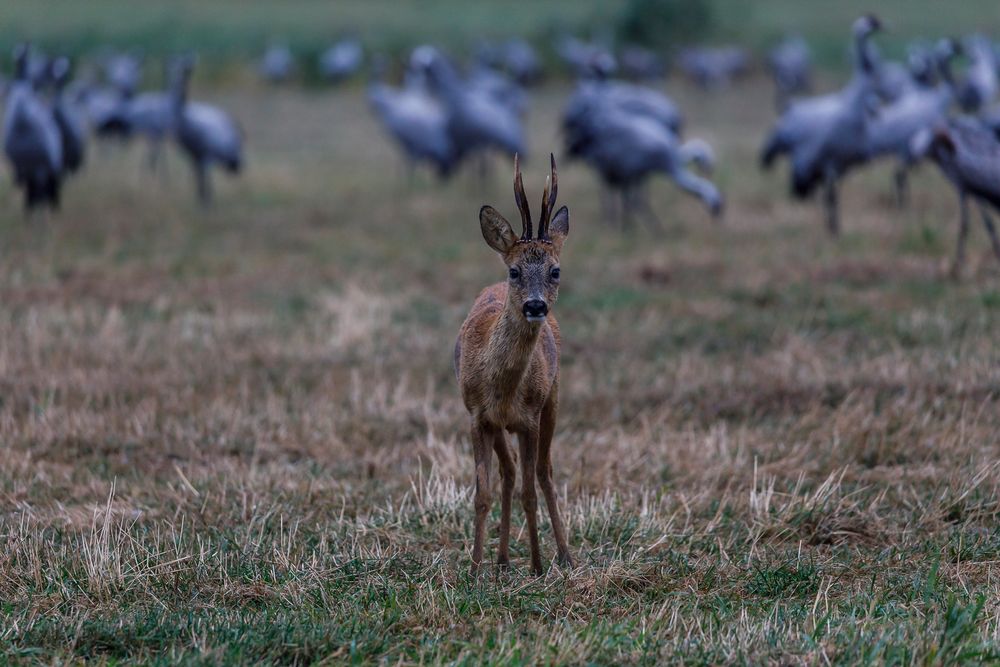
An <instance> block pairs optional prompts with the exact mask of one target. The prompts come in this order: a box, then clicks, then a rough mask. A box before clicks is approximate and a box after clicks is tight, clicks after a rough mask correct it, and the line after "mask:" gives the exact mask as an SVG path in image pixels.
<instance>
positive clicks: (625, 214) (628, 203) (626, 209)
mask: <svg viewBox="0 0 1000 667" xmlns="http://www.w3.org/2000/svg"><path fill="white" fill-rule="evenodd" d="M621 226H622V231H623V232H624V231H625V230H627V229H631V228H632V187H631V186H628V185H626V186H623V187H622V225H621Z"/></svg>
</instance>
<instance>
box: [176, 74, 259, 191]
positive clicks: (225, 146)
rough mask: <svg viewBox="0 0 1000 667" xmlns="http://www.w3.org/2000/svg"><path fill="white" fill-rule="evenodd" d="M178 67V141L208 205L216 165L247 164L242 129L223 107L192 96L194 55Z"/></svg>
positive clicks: (238, 166)
mask: <svg viewBox="0 0 1000 667" xmlns="http://www.w3.org/2000/svg"><path fill="white" fill-rule="evenodd" d="M176 67H177V73H176V75H175V77H174V81H173V85H172V99H171V102H172V104H173V114H174V118H173V124H174V127H175V128H176V130H175V131H176V139H177V144H178V146H179V147H180V149H181V151H182V152H183V153H184V154H185V155H186V156H187V157H188V159H189V160H190V162H191V166H192V168H193V169H194V174H195V180H196V184H197V188H198V199H199V201H200V202H201V203H202V205H206V206H207V205H208V204H210V203H211V201H212V184H211V181H210V179H209V169H210V168H211V167H212V165H219V166H220V167H222V168H223V169H225V170H226V171H228V172H230V173H233V174H236V173H239V172H240V170H241V169H242V167H243V137H242V132H241V131H240V129H239V127H238V126H237V125H236V123H235V122H234V121H233V119H232V118H231V117H230V116H229V114H227V113H226V112H225V111H223V110H222V109H220V108H218V107H216V106H213V105H210V104H205V103H202V102H194V101H191V100H189V99H188V83H189V81H190V78H191V72H192V71H193V69H194V61H193V59H191V58H182V59H179V61H178V62H177V64H176Z"/></svg>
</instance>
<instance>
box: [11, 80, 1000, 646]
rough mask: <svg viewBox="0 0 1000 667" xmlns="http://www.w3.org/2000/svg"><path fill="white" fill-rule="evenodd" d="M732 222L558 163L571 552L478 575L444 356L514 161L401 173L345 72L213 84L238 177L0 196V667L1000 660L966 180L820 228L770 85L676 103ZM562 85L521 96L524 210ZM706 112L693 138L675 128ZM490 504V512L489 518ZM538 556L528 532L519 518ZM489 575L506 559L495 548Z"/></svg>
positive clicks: (994, 504)
mask: <svg viewBox="0 0 1000 667" xmlns="http://www.w3.org/2000/svg"><path fill="white" fill-rule="evenodd" d="M671 90H672V91H674V92H676V93H677V94H678V97H679V99H680V100H681V102H682V106H683V108H685V109H686V110H687V111H688V112H689V116H691V126H692V128H691V131H690V134H691V135H700V136H704V137H705V138H707V139H709V140H710V141H711V142H713V144H714V145H715V147H716V150H717V152H718V154H719V159H720V163H721V164H720V168H719V170H718V174H717V176H718V182H719V183H720V185H721V187H722V188H723V190H724V192H725V193H726V195H727V197H728V211H727V216H726V218H725V221H724V224H722V225H714V224H712V223H711V222H710V221H709V220H708V218H707V216H706V215H705V214H704V212H703V211H702V210H701V208H700V207H699V206H698V204H697V203H696V202H693V201H691V200H689V199H687V198H685V197H683V196H682V195H680V194H679V193H678V192H676V191H675V190H674V189H673V187H672V186H671V185H669V184H667V183H666V182H664V181H658V182H656V183H654V185H653V188H652V194H653V198H654V204H655V206H656V208H657V209H658V211H659V212H660V214H661V217H662V218H664V221H665V224H666V229H665V231H664V232H663V233H662V234H661V235H658V236H657V235H653V234H651V233H650V232H649V231H647V230H645V229H641V228H640V229H639V230H637V231H636V232H635V233H633V234H630V235H622V234H621V233H619V232H618V231H616V230H615V229H613V228H612V227H610V226H609V225H608V224H605V223H604V222H602V221H601V220H600V216H599V211H600V207H599V201H598V197H597V188H596V187H595V181H594V179H593V177H592V175H591V174H590V173H589V172H588V171H587V170H586V169H585V168H584V167H583V166H582V165H578V164H577V165H574V164H571V163H566V162H561V163H560V200H561V202H562V203H565V204H567V205H568V206H569V207H570V210H571V212H572V228H571V229H572V231H571V234H570V239H569V241H568V242H567V245H566V248H565V250H564V256H563V262H562V267H563V279H562V284H563V287H562V295H561V298H560V301H559V303H558V305H557V306H556V309H555V312H556V315H557V316H558V318H559V321H560V324H561V326H562V330H563V337H564V350H563V361H562V364H563V370H562V372H563V380H562V412H561V416H560V421H559V426H558V430H557V433H556V442H555V451H556V454H555V473H556V481H557V484H558V486H559V488H560V493H561V497H562V499H563V500H562V501H563V507H564V512H565V514H566V516H567V522H568V530H569V534H570V542H571V547H572V550H573V552H574V555H575V557H576V559H577V563H578V567H577V568H576V569H575V570H573V571H563V570H560V569H559V568H557V567H555V566H551V568H550V569H549V570H548V572H547V574H546V575H545V576H544V577H542V578H535V577H533V576H531V575H530V574H529V573H528V564H527V557H526V545H525V541H526V540H525V539H524V538H525V536H524V535H523V534H522V533H521V530H522V526H523V517H522V515H521V513H520V507H519V506H518V504H517V503H515V511H514V537H515V544H514V545H512V546H513V552H512V557H513V565H514V567H513V569H512V570H511V571H510V572H496V571H495V569H494V568H492V567H490V568H488V569H487V572H486V574H485V576H483V577H481V578H480V579H479V580H473V579H470V577H469V575H468V569H469V563H470V559H469V548H470V543H471V531H472V519H473V508H472V500H471V498H472V495H471V490H472V458H471V451H470V444H469V437H468V423H467V416H466V413H465V411H464V408H463V406H462V404H461V400H460V398H459V396H458V392H457V388H456V386H455V381H454V377H453V374H452V370H451V352H452V344H453V342H454V336H455V334H456V332H457V329H458V326H459V325H460V323H461V321H462V319H463V318H464V315H465V313H466V312H467V309H468V307H469V306H470V305H471V303H472V301H473V299H474V298H475V296H476V294H477V293H478V291H479V290H480V289H481V288H482V287H484V286H485V285H487V284H488V283H490V282H494V281H497V280H500V279H502V278H503V276H504V268H503V266H502V264H501V263H500V261H499V260H498V259H497V257H496V256H495V255H494V253H493V252H492V251H491V250H490V249H489V248H488V247H487V246H486V245H485V243H483V241H482V239H481V237H480V233H479V229H478V222H477V218H476V214H477V211H478V209H479V206H480V205H481V204H483V203H492V204H494V205H495V206H497V207H498V208H499V209H500V210H501V211H504V212H505V213H507V214H509V215H510V216H511V217H512V218H513V217H515V216H514V210H515V209H514V205H513V199H512V194H511V188H510V165H509V164H507V163H506V162H504V161H500V160H497V162H496V163H495V169H494V172H493V175H492V178H491V181H490V182H489V183H488V184H487V185H486V186H485V187H484V186H483V185H482V184H480V183H479V182H478V180H477V179H476V178H474V174H473V173H466V174H462V175H460V176H459V177H458V178H457V179H455V180H454V181H452V182H451V183H448V184H446V185H438V184H436V183H435V182H434V179H432V178H431V177H430V176H429V175H426V174H425V175H422V176H420V177H419V178H418V179H417V182H416V183H414V184H408V183H407V182H406V179H405V174H404V172H403V171H402V169H401V168H400V165H399V164H398V160H397V159H396V156H395V154H394V151H393V150H392V148H391V147H390V146H389V145H388V144H387V143H386V142H385V140H384V139H383V138H382V136H381V134H380V133H379V131H378V129H377V127H376V126H375V124H374V122H373V121H371V120H370V119H369V117H368V114H367V110H366V108H365V103H364V98H363V94H362V92H363V91H362V90H361V89H358V88H353V89H348V90H345V91H342V92H337V93H323V94H321V93H300V92H293V91H285V92H275V91H269V90H263V89H255V88H240V89H235V90H233V91H231V92H228V93H226V92H222V93H219V94H217V95H215V96H214V97H215V99H217V100H218V101H220V102H222V103H223V104H225V105H227V106H228V107H229V108H231V109H232V110H233V111H234V112H235V114H236V115H237V116H238V117H239V118H240V119H241V121H242V122H243V124H244V126H245V127H246V129H247V132H248V136H249V147H250V148H249V169H248V171H247V173H246V174H245V176H244V177H243V178H241V179H240V180H238V181H234V182H225V181H224V180H223V179H221V178H220V179H219V181H218V183H219V186H220V187H219V197H218V202H217V205H216V206H215V207H214V209H213V210H211V211H208V212H202V211H199V210H198V209H197V207H196V206H195V205H194V203H193V195H192V192H191V187H190V185H191V184H190V182H189V176H188V173H187V170H186V165H184V164H183V163H181V162H180V161H179V159H178V158H176V157H175V158H174V159H173V160H172V162H171V163H170V164H169V169H168V170H167V172H166V174H162V175H151V174H148V173H146V172H145V170H144V169H143V168H142V167H143V157H144V154H143V151H141V150H140V149H139V148H138V147H133V148H131V149H128V150H122V149H120V148H114V147H109V148H105V149H104V150H95V151H93V153H92V155H91V158H92V159H91V163H90V165H89V166H88V168H87V172H86V173H85V174H84V175H83V176H82V177H80V178H78V179H77V180H75V181H74V182H72V184H71V185H70V186H69V188H68V190H67V193H66V197H65V210H64V211H63V212H62V213H61V214H60V215H58V216H54V217H51V218H49V219H40V220H32V221H31V222H30V223H26V222H25V221H24V219H23V218H22V216H21V214H20V209H19V203H18V201H17V200H16V198H15V193H13V192H12V191H11V189H10V184H9V178H8V177H7V175H6V174H5V175H4V179H3V186H2V190H0V202H2V204H0V239H2V241H0V546H2V548H0V656H2V657H0V660H2V661H4V662H20V661H23V662H35V661H37V662H44V663H61V662H71V661H75V660H79V659H89V660H94V661H96V662H98V663H101V662H106V663H119V662H130V661H142V662H145V661H149V662H156V663H161V664H167V663H175V662H176V663H185V664H199V663H201V664H218V663H223V662H228V663H244V662H250V661H261V662H269V663H288V662H294V663H313V662H330V663H341V662H370V661H379V662H384V663H397V662H402V663H432V662H442V661H449V662H451V661H453V662H457V663H466V664H484V663H490V664H519V663H533V664H537V663H570V664H581V663H595V664H609V663H643V664H660V663H663V662H682V663H690V664H719V663H755V664H760V663H772V664H796V663H811V664H825V663H830V662H832V663H840V664H857V663H861V662H876V663H882V662H890V663H895V664H947V663H963V662H973V663H975V662H991V661H996V660H1000V604H998V600H1000V521H998V519H1000V495H998V494H1000V463H998V453H1000V346H998V342H997V341H998V332H1000V268H998V266H997V264H996V263H995V261H994V260H993V259H992V257H991V256H990V255H989V251H988V248H987V245H986V243H985V242H984V240H983V238H982V236H983V235H982V233H981V230H980V229H978V228H977V229H975V231H974V233H973V241H974V244H973V245H972V246H971V249H970V250H971V251H970V262H969V266H968V270H967V272H966V277H965V279H964V280H963V281H962V282H961V283H958V284H956V283H952V282H949V281H948V280H947V279H946V278H945V277H944V270H943V267H944V266H945V264H946V260H947V259H948V258H949V257H950V253H951V252H952V247H953V240H954V236H955V232H956V224H955V223H956V215H957V214H956V211H957V207H956V201H955V197H954V195H953V194H952V192H951V191H950V189H949V188H948V187H947V185H946V184H945V183H944V181H943V179H942V178H941V177H940V175H939V174H937V173H936V171H935V170H933V169H932V168H930V167H925V168H924V169H922V170H921V173H920V174H918V176H917V178H916V182H915V187H914V201H913V203H912V205H911V207H910V208H909V209H908V210H906V211H902V212H900V211H897V210H896V209H895V208H894V206H893V204H892V197H891V191H890V187H889V185H890V183H891V177H890V172H889V171H888V170H886V169H884V168H879V169H874V170H869V171H866V172H865V173H863V174H861V175H858V176H855V177H852V178H851V179H849V181H848V183H847V186H846V190H845V202H844V207H843V210H844V215H845V219H844V227H845V232H846V233H845V234H844V236H843V238H842V239H840V240H837V241H832V240H830V239H829V238H827V237H826V236H825V232H824V231H823V228H822V224H821V218H820V214H819V211H818V209H817V208H815V207H813V206H809V205H801V204H794V203H791V202H789V201H788V200H787V197H786V183H785V178H784V176H783V174H770V175H762V174H760V173H759V172H758V171H757V169H756V163H755V156H756V149H757V146H758V144H759V142H760V140H761V138H762V136H763V132H764V131H765V129H766V127H767V126H768V124H769V122H770V119H771V117H772V110H771V94H770V89H769V88H768V87H767V86H766V85H764V84H763V83H762V82H753V83H750V84H744V85H741V86H739V87H738V88H737V89H736V90H734V91H731V92H728V93H724V94H721V95H718V96H713V97H708V96H704V95H702V94H700V93H696V92H693V91H690V90H688V89H686V88H685V87H683V86H682V85H678V84H675V83H672V84H671ZM568 92H569V88H568V87H566V86H565V85H561V84H555V85H553V86H551V87H548V88H544V89H542V90H541V91H539V92H537V93H536V94H535V96H534V105H533V108H532V110H531V114H530V127H531V139H532V141H531V144H530V145H531V146H532V148H533V150H534V154H533V155H532V156H530V157H531V158H533V159H530V161H529V162H528V163H527V164H526V165H525V181H526V183H527V187H528V190H529V198H530V200H531V201H532V202H533V205H535V204H534V202H536V201H537V199H538V197H539V191H538V190H539V188H540V183H541V179H542V178H543V176H544V170H545V165H544V160H542V159H539V158H540V156H544V155H545V154H546V153H547V152H548V151H549V150H550V149H555V150H556V151H557V155H558V145H559V138H558V135H557V130H556V128H557V118H558V112H559V108H560V105H561V103H562V101H563V100H564V99H565V96H566V95H567V94H568ZM695 109H702V116H701V117H698V118H695V117H693V112H694V110H695ZM498 516H499V507H496V508H495V511H494V517H493V521H492V525H493V527H492V528H491V531H492V530H495V526H496V522H497V520H498ZM542 516H543V520H542V523H541V525H542V530H541V536H542V543H543V547H544V551H543V555H544V557H545V559H546V564H547V566H549V565H551V560H552V557H553V555H554V551H555V549H554V542H553V540H552V536H551V531H550V530H549V526H548V521H547V518H546V517H545V516H544V512H543V513H542ZM489 548H490V552H489V553H490V554H491V555H492V553H493V549H494V548H495V537H494V538H493V539H491V541H490V543H489Z"/></svg>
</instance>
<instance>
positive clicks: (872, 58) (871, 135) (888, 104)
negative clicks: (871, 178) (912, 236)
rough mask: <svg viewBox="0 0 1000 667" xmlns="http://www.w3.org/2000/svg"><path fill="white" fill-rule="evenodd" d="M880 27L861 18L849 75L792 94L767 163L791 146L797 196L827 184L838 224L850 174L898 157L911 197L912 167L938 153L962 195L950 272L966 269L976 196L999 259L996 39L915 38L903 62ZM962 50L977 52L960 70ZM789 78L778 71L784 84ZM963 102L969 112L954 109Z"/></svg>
mask: <svg viewBox="0 0 1000 667" xmlns="http://www.w3.org/2000/svg"><path fill="white" fill-rule="evenodd" d="M881 30H882V24H881V22H880V21H879V19H878V18H877V17H875V16H873V15H865V16H862V17H860V18H859V19H857V20H856V21H855V22H854V24H853V26H852V33H853V74H852V77H851V79H850V81H848V83H847V84H846V85H845V86H844V87H843V88H842V89H840V90H839V91H836V92H833V93H830V94H826V95H818V96H813V97H805V98H801V99H793V100H791V101H788V102H787V104H786V105H785V106H784V109H783V111H782V113H781V116H780V117H779V118H778V120H777V122H776V123H775V125H774V128H773V129H772V131H771V133H770V134H769V136H768V137H767V139H766V141H765V144H764V147H763V149H762V151H761V164H762V165H763V166H764V167H765V168H768V167H770V166H771V165H772V164H773V162H774V161H775V160H776V159H777V158H778V157H780V156H782V155H785V156H787V157H788V159H789V161H790V176H791V178H790V181H791V191H792V193H793V194H794V195H795V196H796V197H800V198H805V197H808V196H809V195H810V194H812V193H813V191H815V190H816V189H819V188H822V190H823V202H824V206H825V209H826V221H827V226H828V228H829V231H830V233H831V234H837V233H838V232H839V230H840V215H839V206H838V202H839V194H838V191H839V187H840V182H841V181H842V180H843V178H844V176H846V175H847V174H848V173H850V172H851V171H853V170H856V169H859V168H861V167H863V166H865V165H869V164H872V163H873V162H876V161H878V160H879V159H880V158H883V159H891V160H894V161H895V184H896V194H897V200H898V202H899V203H900V205H903V204H905V199H906V190H907V188H906V183H907V173H908V171H909V170H910V169H911V168H912V167H913V166H914V165H915V164H916V163H917V162H919V161H920V160H922V159H923V158H930V159H931V161H933V162H934V163H935V164H937V165H938V167H940V169H941V171H942V172H943V173H944V174H945V176H946V177H947V178H948V179H949V180H950V181H951V182H952V184H953V185H954V186H955V188H956V190H957V191H958V193H959V197H960V201H961V215H960V231H959V238H958V247H957V249H956V254H955V261H954V263H953V264H952V272H953V273H958V272H960V271H961V267H962V262H963V259H964V248H965V240H966V237H967V235H968V228H969V215H968V203H969V200H970V199H971V200H975V201H976V202H977V203H978V205H979V207H980V211H981V213H982V219H983V224H984V227H985V229H986V231H987V233H988V235H989V237H990V241H991V243H992V246H993V250H994V252H995V254H996V256H997V259H998V260H1000V241H998V238H997V232H996V228H995V225H994V224H993V221H992V219H991V218H990V215H989V211H988V209H989V207H990V206H993V207H1000V159H998V158H1000V135H998V129H1000V127H998V126H997V124H996V118H997V116H996V114H995V111H993V110H991V109H990V105H991V104H992V103H993V102H994V100H995V98H996V96H997V76H998V75H997V60H996V55H995V52H994V49H993V46H992V44H990V42H989V41H988V40H986V39H985V38H984V37H982V36H978V35H976V36H972V37H969V38H967V39H966V40H964V41H963V42H959V41H957V40H954V39H942V40H941V41H939V42H938V43H936V44H934V45H930V46H928V45H921V44H917V45H913V46H912V47H911V49H910V53H909V57H908V64H907V66H904V65H902V64H901V63H893V62H888V61H885V60H883V59H882V58H881V56H880V55H879V51H878V49H877V47H876V45H875V43H874V42H873V38H874V36H875V35H876V34H877V33H879V32H880V31H881ZM776 53H777V52H776ZM782 53H787V52H786V51H782ZM961 53H965V54H966V55H967V56H968V57H969V59H970V65H969V67H968V68H967V71H966V73H965V76H964V77H963V78H962V79H961V80H959V79H958V78H957V77H956V76H955V74H954V73H953V71H952V61H953V60H954V58H955V57H956V56H957V55H959V54H961ZM781 85H782V84H781V83H780V80H779V89H780V87H781ZM779 99H783V98H782V97H780V96H779ZM956 107H958V108H959V109H960V110H961V111H963V112H965V115H955V114H953V110H954V109H955V108H956Z"/></svg>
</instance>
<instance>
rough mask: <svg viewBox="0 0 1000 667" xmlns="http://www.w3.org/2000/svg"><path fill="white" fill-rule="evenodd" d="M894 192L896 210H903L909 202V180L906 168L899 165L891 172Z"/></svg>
mask: <svg viewBox="0 0 1000 667" xmlns="http://www.w3.org/2000/svg"><path fill="white" fill-rule="evenodd" d="M893 182H894V185H895V191H896V208H898V209H904V208H906V205H907V204H908V203H909V201H910V179H909V175H908V173H907V169H906V167H904V166H903V165H899V166H897V167H896V170H895V172H893Z"/></svg>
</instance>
